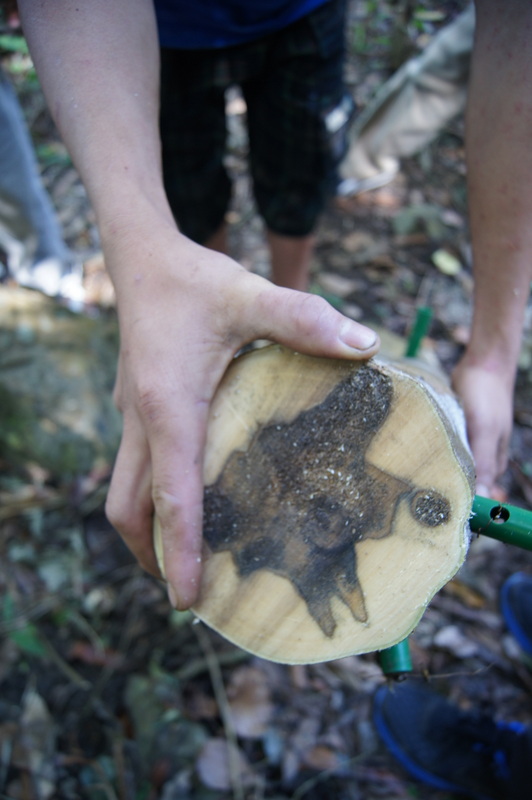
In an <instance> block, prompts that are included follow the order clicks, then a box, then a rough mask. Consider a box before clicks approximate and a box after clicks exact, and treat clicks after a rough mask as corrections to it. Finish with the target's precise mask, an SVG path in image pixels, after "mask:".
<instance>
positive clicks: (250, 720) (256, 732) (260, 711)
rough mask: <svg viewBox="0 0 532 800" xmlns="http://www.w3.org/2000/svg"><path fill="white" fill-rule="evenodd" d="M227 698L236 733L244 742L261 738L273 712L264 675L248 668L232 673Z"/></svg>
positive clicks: (259, 671) (241, 668) (252, 668)
mask: <svg viewBox="0 0 532 800" xmlns="http://www.w3.org/2000/svg"><path fill="white" fill-rule="evenodd" d="M227 699H228V701H229V715H230V719H231V722H232V724H233V728H234V730H235V733H236V734H237V735H238V736H242V737H243V738H247V739H258V738H260V737H261V736H262V735H263V734H264V731H265V730H266V728H267V726H268V723H269V721H270V719H271V716H272V711H273V706H272V703H271V699H270V688H269V685H268V682H267V680H266V675H265V674H264V672H262V670H260V669H257V668H256V667H247V666H246V667H240V669H237V670H235V671H234V672H233V674H232V676H231V681H230V683H229V685H228V687H227Z"/></svg>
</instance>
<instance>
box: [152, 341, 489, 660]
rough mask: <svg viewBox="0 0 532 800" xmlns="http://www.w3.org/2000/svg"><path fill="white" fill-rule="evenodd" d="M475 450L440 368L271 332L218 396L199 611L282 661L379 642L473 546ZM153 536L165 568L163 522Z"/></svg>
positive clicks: (408, 624) (392, 637)
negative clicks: (336, 351) (332, 353)
mask: <svg viewBox="0 0 532 800" xmlns="http://www.w3.org/2000/svg"><path fill="white" fill-rule="evenodd" d="M473 477H474V475H473V462H472V459H471V455H470V453H469V450H468V448H467V446H466V444H465V432H464V425H463V418H462V416H461V412H460V409H459V406H458V403H457V401H456V399H455V398H454V396H453V395H452V393H451V391H450V390H449V388H448V386H447V384H446V382H445V381H442V380H441V379H440V378H439V377H436V376H433V375H432V374H429V373H427V372H425V371H424V370H423V369H421V368H420V367H413V366H411V365H410V364H407V365H406V366H405V365H401V366H398V365H394V364H387V363H385V362H380V361H376V360H375V361H369V362H348V361H336V360H331V359H322V358H314V357H311V356H304V355H300V354H297V353H294V352H292V351H289V350H286V349H284V348H282V347H279V346H276V345H273V346H270V347H266V348H263V349H259V350H256V351H253V352H251V353H248V354H246V355H243V356H240V357H239V358H237V359H235V361H234V362H233V363H232V365H231V366H230V368H229V370H228V371H227V373H226V375H225V377H224V379H223V381H222V383H221V385H220V387H219V389H218V392H217V394H216V397H215V400H214V403H213V405H212V408H211V416H210V421H209V428H208V439H207V448H206V458H205V469H204V478H205V495H204V504H205V513H204V539H205V558H204V574H203V580H202V586H201V593H200V599H199V602H198V604H197V605H196V606H195V607H194V611H195V613H196V614H197V616H198V617H199V618H200V619H202V620H203V621H205V622H206V623H207V624H208V625H210V626H211V627H212V628H214V629H216V630H217V631H219V632H220V633H221V634H223V635H224V636H226V637H227V638H228V639H230V640H231V641H233V642H235V643H236V644H238V645H239V646H240V647H242V648H244V649H247V650H249V651H250V652H253V653H256V654H258V655H260V656H262V657H264V658H268V659H271V660H274V661H280V662H283V663H312V662H316V661H326V660H329V659H333V658H339V657H341V656H345V655H349V654H353V653H362V652H368V651H374V650H381V649H383V648H386V647H389V646H391V645H392V644H394V643H395V642H397V641H400V640H401V639H402V638H404V637H405V636H406V635H408V633H409V632H410V631H411V630H412V629H413V628H414V627H415V625H416V624H417V622H418V621H419V618H420V617H421V615H422V613H423V611H424V609H425V608H426V606H427V604H428V602H429V601H430V599H431V598H432V597H433V595H434V594H435V592H437V591H438V590H439V589H440V588H441V587H442V586H443V585H444V584H445V583H446V582H447V581H448V580H449V579H450V578H451V577H452V575H453V574H454V573H455V572H456V570H457V569H458V568H459V566H460V564H461V563H462V561H463V559H464V556H465V552H466V549H467V541H468V533H469V525H468V520H469V516H470V512H471V504H472V499H473ZM155 542H156V549H157V552H158V556H159V561H160V563H161V565H162V566H163V556H162V545H161V537H160V531H159V529H158V525H157V522H156V524H155Z"/></svg>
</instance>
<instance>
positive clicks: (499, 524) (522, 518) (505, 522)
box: [469, 494, 532, 550]
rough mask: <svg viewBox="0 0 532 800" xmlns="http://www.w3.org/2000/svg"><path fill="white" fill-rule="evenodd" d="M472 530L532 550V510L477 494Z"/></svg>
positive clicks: (474, 503)
mask: <svg viewBox="0 0 532 800" xmlns="http://www.w3.org/2000/svg"><path fill="white" fill-rule="evenodd" d="M469 525H470V527H471V530H472V531H474V532H475V533H482V534H483V535H484V536H489V537H490V538H491V539H497V540H498V541H499V542H504V543H505V544H513V545H515V546H516V547H521V548H523V550H532V511H527V510H526V509H524V508H518V506H511V505H509V504H508V503H497V502H496V501H495V500H490V499H489V498H488V497H480V495H478V494H477V495H476V496H475V499H474V501H473V511H472V514H471V519H470V520H469Z"/></svg>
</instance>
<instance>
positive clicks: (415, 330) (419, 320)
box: [405, 306, 432, 358]
mask: <svg viewBox="0 0 532 800" xmlns="http://www.w3.org/2000/svg"><path fill="white" fill-rule="evenodd" d="M431 320H432V309H431V308H429V307H428V306H420V307H419V308H418V309H417V311H416V319H415V321H414V325H413V326H412V330H411V331H410V336H409V337H408V342H407V345H406V352H405V356H406V357H407V358H415V357H416V356H417V354H418V351H419V348H420V345H421V342H422V341H423V338H424V336H425V334H426V333H427V331H428V329H429V325H430V323H431Z"/></svg>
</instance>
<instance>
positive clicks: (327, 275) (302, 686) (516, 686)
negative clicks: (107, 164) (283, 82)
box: [0, 2, 532, 800]
mask: <svg viewBox="0 0 532 800" xmlns="http://www.w3.org/2000/svg"><path fill="white" fill-rule="evenodd" d="M374 5H375V4H372V3H369V2H353V3H352V4H351V10H350V14H351V16H350V24H351V28H350V35H351V39H350V42H351V52H350V60H349V80H350V82H351V86H352V89H353V93H354V95H355V98H356V100H357V102H358V104H359V107H360V108H363V107H364V105H365V104H366V103H367V101H368V99H369V97H371V95H372V93H373V92H374V90H375V88H376V87H377V86H378V85H379V84H380V83H381V82H382V81H383V80H384V79H385V78H386V77H387V76H388V75H389V74H391V72H392V71H393V69H394V67H396V66H397V64H398V63H400V61H401V60H402V59H403V58H404V57H405V56H406V55H407V54H408V53H409V52H410V51H414V50H415V49H416V48H417V49H419V48H420V47H422V46H423V44H424V43H426V41H427V40H428V39H430V36H431V35H432V34H433V33H434V32H435V30H437V28H438V27H439V25H442V24H444V23H445V22H446V21H448V20H449V19H450V18H452V16H453V15H454V14H455V13H456V12H457V11H458V10H459V9H460V8H461V7H462V6H463V5H464V4H463V3H452V2H448V3H443V2H441V3H437V2H434V3H428V4H426V5H427V6H428V7H429V8H430V10H431V11H432V12H433V17H430V16H428V17H427V18H426V19H425V18H422V19H417V21H415V19H416V18H413V19H414V21H415V24H414V22H411V23H410V24H409V25H408V26H406V28H405V26H404V24H403V17H402V16H401V15H402V13H403V12H405V10H406V9H407V8H408V7H409V6H410V4H408V3H406V2H405V3H398V4H392V5H388V4H386V3H381V4H380V5H379V9H380V10H379V13H378V14H377V13H375V14H373V15H372V16H371V20H372V21H371V23H367V19H368V12H370V11H371V8H370V6H371V7H373V6H374ZM405 13H406V12H405ZM438 14H439V15H438ZM368 29H369V32H368ZM372 34H373V35H374V39H373V41H374V44H373V46H372V47H369V45H368V44H367V38H366V37H369V36H371V35H372ZM24 58H25V57H23V56H20V55H18V54H13V53H6V54H5V56H4V60H3V62H4V64H5V65H7V66H8V67H10V69H12V75H13V78H14V80H15V82H16V83H17V86H18V88H19V92H20V96H21V101H22V103H23V106H24V109H25V111H26V114H27V118H28V123H29V125H30V128H31V130H32V133H33V135H34V138H35V141H36V145H37V147H38V152H39V154H40V164H41V169H42V174H43V180H44V182H45V185H46V186H47V188H48V190H49V192H50V194H51V196H52V199H53V201H54V204H55V206H56V208H57V212H58V216H59V219H60V221H61V223H62V226H63V230H64V233H65V239H66V241H67V243H68V244H69V246H70V247H71V248H72V250H73V252H74V253H75V254H76V256H77V257H78V258H79V259H80V260H82V261H84V262H85V263H86V270H85V282H86V287H87V292H88V297H89V300H90V303H89V305H88V306H87V308H86V309H85V311H84V313H83V314H82V316H84V317H87V318H89V319H90V320H91V321H92V323H94V324H96V325H101V326H104V325H108V324H109V325H113V324H114V309H113V305H112V290H111V288H110V285H109V283H108V281H107V280H106V277H105V275H104V274H103V273H102V271H101V268H100V262H99V260H98V258H97V256H98V253H99V242H98V235H97V231H96V229H95V224H94V215H93V213H92V211H91V209H90V206H89V203H88V201H87V198H86V195H85V192H84V190H83V187H82V185H81V183H80V181H79V178H78V176H77V174H76V172H75V170H74V169H73V167H72V165H71V164H70V162H69V161H68V159H67V157H66V154H65V150H64V148H63V146H62V144H61V142H60V141H59V139H58V137H57V134H56V132H55V130H54V128H53V125H52V124H51V122H50V119H49V117H48V115H47V112H46V110H45V107H44V102H43V99H42V95H41V94H40V91H39V88H38V85H36V84H35V83H34V82H31V81H29V80H28V77H27V75H28V72H27V70H28V69H29V67H28V64H27V61H25V60H24ZM17 65H19V66H20V69H18V70H15V69H14V67H16V66H17ZM24 70H26V72H25V71H24ZM242 122H243V116H242V108H241V104H240V105H239V103H238V102H234V104H233V105H232V110H231V120H230V143H231V147H230V156H229V162H230V167H231V170H232V172H233V175H234V177H235V198H234V203H233V208H232V210H231V214H230V224H231V243H232V247H233V252H234V256H235V257H236V258H237V259H238V260H240V261H241V262H242V263H243V264H244V265H245V266H247V267H248V268H250V269H253V270H256V271H257V272H259V273H261V274H265V275H267V274H268V257H267V251H266V247H265V244H264V239H263V231H262V226H261V222H260V220H259V218H258V217H257V215H256V213H255V210H254V206H253V201H252V196H251V189H250V183H249V178H248V175H247V171H246V165H245V149H246V142H245V134H244V127H243V124H242ZM466 202H467V196H466V185H465V165H464V140H463V120H462V119H461V118H458V119H456V120H455V121H453V122H452V123H451V124H450V125H449V126H447V128H446V129H445V130H444V131H442V132H441V134H440V135H439V136H438V138H437V139H436V140H435V141H434V142H433V143H432V144H431V145H430V146H429V147H427V148H426V149H425V150H424V151H423V152H422V153H420V154H419V155H418V156H416V157H414V158H411V159H406V160H405V161H404V162H403V163H402V168H401V171H400V173H399V175H398V176H397V177H396V178H395V179H394V181H393V182H392V183H390V184H389V185H387V186H385V187H383V188H381V189H379V190H376V191H373V192H367V193H365V194H363V195H360V196H358V197H356V198H352V199H349V200H341V201H335V202H334V203H332V204H331V206H330V208H329V209H328V210H327V212H326V214H325V215H324V218H323V220H322V222H321V224H320V227H319V231H318V242H317V248H316V254H315V258H314V274H313V290H314V291H317V292H320V293H321V294H323V295H324V296H325V297H326V298H327V299H328V300H329V301H330V302H332V303H333V304H334V305H335V306H337V307H338V308H340V309H341V310H342V311H343V312H344V313H346V314H348V315H350V316H352V317H353V318H355V319H359V320H364V321H365V322H367V323H370V324H371V323H374V324H378V325H380V326H382V327H383V328H385V329H387V330H389V331H390V332H392V333H394V334H396V335H398V336H400V337H403V338H406V337H407V336H408V333H409V331H410V329H411V326H412V324H413V320H414V318H415V311H416V308H417V307H418V306H420V305H428V306H430V307H431V308H432V311H433V321H432V324H431V328H430V331H429V334H428V337H427V339H426V342H425V347H427V348H428V349H429V350H433V351H434V353H435V354H436V355H437V357H438V359H439V360H440V362H441V364H442V365H443V367H444V369H445V370H446V371H447V372H448V373H450V371H451V369H452V366H453V364H454V363H456V360H457V359H458V357H459V355H460V353H461V352H462V349H463V347H464V344H465V342H466V341H467V336H468V325H469V318H470V309H471V293H472V277H471V269H470V263H469V258H470V252H469V251H470V248H469V240H468V227H467V215H466ZM441 251H445V252H446V253H448V254H450V255H451V256H452V257H453V260H452V263H453V266H452V268H451V269H450V270H449V269H447V270H442V267H441V261H440V260H439V259H438V257H437V256H436V258H435V257H434V256H435V253H438V252H441ZM95 256H96V258H93V257H95ZM438 264H440V266H438ZM449 273H450V274H449ZM4 291H8V288H6V286H4V287H0V292H4ZM68 313H69V312H66V311H65V310H64V309H61V311H60V316H61V315H64V314H67V315H68ZM74 316H75V315H74ZM92 323H91V324H92ZM74 324H76V323H74ZM1 325H2V323H1V322H0V326H1ZM527 325H528V327H527V331H526V333H525V338H524V343H523V353H522V365H521V369H520V372H519V380H518V386H517V391H516V401H515V424H514V431H513V437H512V442H511V459H510V465H509V467H508V470H507V472H506V473H505V475H504V476H503V479H502V480H501V492H502V493H503V495H504V496H506V497H507V499H508V501H509V502H511V503H514V504H516V505H519V506H522V507H526V508H531V507H532V391H531V388H532V378H531V365H532V345H531V342H532V314H530V315H529V318H528V323H527ZM1 333H2V330H1V327H0V334H1ZM19 333H20V332H19ZM21 335H22V334H21ZM110 346H111V345H110ZM88 363H90V356H89V357H88ZM0 365H2V366H3V364H2V362H0ZM37 367H38V364H36V367H35V368H36V369H37ZM111 377H112V375H111ZM110 383H111V382H110V381H107V383H106V384H105V386H104V389H102V392H104V393H105V392H107V393H108V395H109V396H110V393H111V385H110ZM28 392H29V393H37V392H38V389H37V388H35V386H33V385H32V386H31V387H29V388H28ZM40 402H43V401H42V399H41V400H40ZM1 417H2V414H1V413H0V418H1ZM5 424H6V422H5V417H4V425H5ZM28 448H29V449H28V456H27V459H26V461H21V460H20V459H18V460H16V461H14V460H12V459H11V458H10V457H9V452H7V451H6V452H3V453H0V797H2V798H9V800H34V799H35V800H48V798H57V800H77V799H78V798H83V799H85V798H87V800H89V799H90V800H100V799H101V800H189V799H190V800H192V798H194V800H217V799H218V798H225V797H231V798H235V799H236V800H244V798H246V799H249V800H252V799H253V800H261V799H262V798H268V799H269V800H288V798H291V799H292V800H303V798H304V799H305V800H330V798H338V799H339V800H362V798H364V800H382V799H383V798H386V800H396V799H397V800H399V798H413V797H418V798H423V799H424V800H445V798H449V797H450V796H449V795H448V794H446V793H444V792H438V791H435V790H430V789H428V788H426V787H424V786H422V785H421V784H419V783H416V782H415V781H413V780H411V779H410V778H409V777H408V776H407V775H406V774H405V773H404V772H403V771H402V769H401V768H400V767H398V766H397V765H396V763H395V762H394V761H393V759H392V757H391V756H390V755H389V754H388V752H387V751H386V750H385V749H384V747H383V746H382V744H381V743H380V741H379V739H378V736H377V734H376V731H375V728H374V725H373V722H372V716H371V704H372V697H373V695H374V692H375V690H376V689H377V687H378V686H380V685H381V684H382V683H383V682H384V681H385V680H386V679H385V677H384V676H383V674H382V671H381V669H380V667H379V665H378V661H377V659H376V657H375V655H373V654H369V655H364V656H359V657H349V658H346V659H342V660H339V661H334V662H330V663H325V664H318V665H313V666H309V667H288V666H282V665H278V664H272V663H269V662H266V661H262V660H260V659H258V658H255V657H253V656H250V655H248V654H246V653H244V652H243V651H240V650H239V649H238V648H236V647H234V646H233V645H231V644H229V643H228V642H226V641H224V640H223V639H221V637H219V636H218V635H217V634H215V633H213V632H212V631H210V630H209V629H208V628H207V627H205V626H204V625H203V624H202V623H199V624H196V622H197V621H195V620H194V618H193V616H192V615H191V614H189V613H178V612H175V611H173V610H172V609H171V607H170V605H169V603H168V601H167V599H166V595H165V592H164V588H163V587H162V586H161V585H160V584H159V583H158V582H157V581H156V580H154V579H152V578H151V577H149V576H147V575H146V574H144V573H143V572H142V571H141V570H140V569H139V567H138V566H137V565H136V564H135V563H134V561H133V559H132V557H131V556H130V554H129V553H128V551H127V550H126V548H125V547H124V545H123V544H122V543H121V540H120V539H119V537H118V536H117V535H116V534H115V532H114V531H113V530H112V529H111V527H110V526H109V524H108V523H107V521H106V519H105V516H104V512H103V504H104V499H105V493H106V489H107V487H108V482H109V475H110V470H111V462H112V458H111V457H109V456H108V455H102V454H100V455H99V456H98V458H96V457H95V458H94V460H93V462H92V463H89V464H88V466H87V467H86V469H85V470H84V471H83V472H82V473H78V474H76V473H75V471H74V472H72V471H69V472H68V474H58V473H57V472H54V469H53V468H50V467H49V466H48V467H43V466H42V464H39V463H37V462H36V461H35V459H34V458H32V454H31V452H30V451H31V445H28ZM91 452H92V451H91ZM517 570H521V571H525V572H528V573H530V574H532V554H531V553H527V552H524V551H521V550H518V549H517V548H514V547H511V546H506V545H503V544H500V543H498V542H495V541H493V540H490V539H487V538H484V537H474V539H473V541H472V543H471V547H470V551H469V554H468V557H467V559H466V563H465V565H464V566H463V567H462V569H461V570H460V572H459V574H458V576H457V577H456V578H455V579H454V580H453V581H452V582H451V583H449V584H448V585H447V586H446V587H445V588H444V589H443V590H442V591H441V592H439V593H438V595H437V596H436V597H435V598H434V599H433V601H432V602H431V604H430V606H429V608H428V610H427V612H426V613H425V615H424V617H423V619H422V620H421V622H420V624H419V625H418V627H417V629H416V630H415V631H414V633H413V634H412V636H411V637H410V647H411V653H412V658H413V662H414V677H413V679H414V680H419V681H424V680H428V681H429V682H430V683H431V684H432V685H433V686H434V687H435V688H436V689H438V690H440V691H441V692H443V693H444V694H445V695H446V696H448V697H450V698H451V699H452V700H453V701H454V702H456V703H458V704H460V705H461V706H462V707H466V708H476V709H479V710H481V711H485V712H488V713H490V714H494V715H496V716H497V717H499V718H502V719H515V720H520V721H522V722H525V723H532V673H531V672H530V671H529V670H528V669H527V668H526V667H525V666H524V665H523V662H522V660H521V655H520V652H519V650H518V648H517V645H516V644H515V642H514V641H513V639H512V638H511V636H510V635H509V634H508V632H507V630H506V629H505V626H504V623H503V621H502V618H501V615H500V613H499V609H498V596H499V589H500V587H501V585H502V583H503V582H504V580H505V579H506V578H507V577H508V576H510V575H511V574H512V573H513V572H515V571H517Z"/></svg>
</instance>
